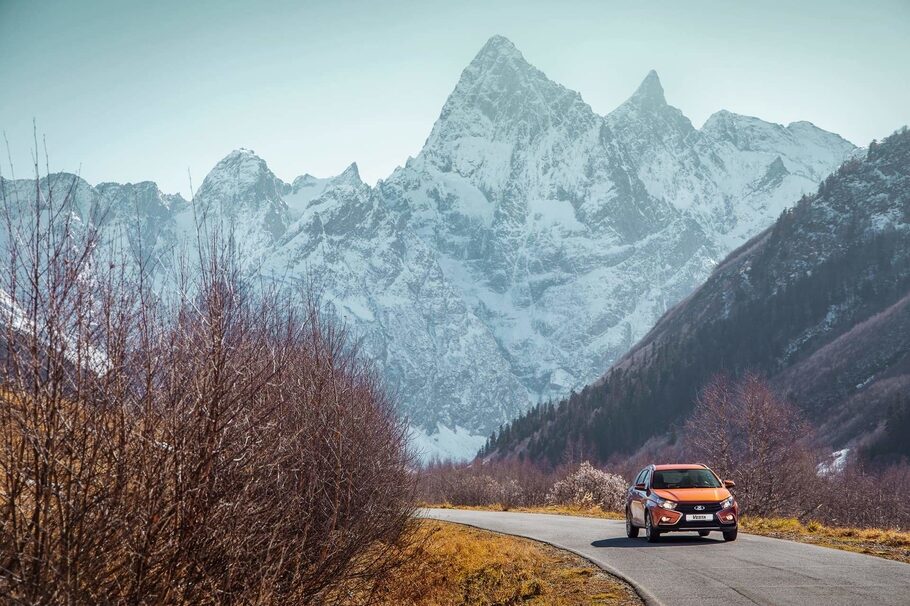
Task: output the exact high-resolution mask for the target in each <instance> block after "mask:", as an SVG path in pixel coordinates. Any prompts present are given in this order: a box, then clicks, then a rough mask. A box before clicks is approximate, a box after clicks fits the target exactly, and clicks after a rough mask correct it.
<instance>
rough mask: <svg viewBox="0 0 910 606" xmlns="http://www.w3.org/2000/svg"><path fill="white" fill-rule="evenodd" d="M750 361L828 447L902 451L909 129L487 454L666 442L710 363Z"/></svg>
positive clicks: (908, 358) (509, 430) (739, 366)
mask: <svg viewBox="0 0 910 606" xmlns="http://www.w3.org/2000/svg"><path fill="white" fill-rule="evenodd" d="M746 370H753V371H758V372H759V373H761V374H763V375H765V376H767V377H768V378H769V379H770V380H771V382H772V384H773V385H774V386H775V387H777V388H778V389H779V390H780V391H781V392H782V393H784V394H786V395H787V396H788V397H789V398H790V399H792V400H793V401H794V402H795V403H796V404H798V405H799V406H800V407H802V408H803V409H804V410H805V412H806V413H807V415H808V416H809V418H810V419H811V420H812V421H814V422H815V423H816V424H817V425H818V426H820V428H821V429H822V432H821V434H822V435H823V436H824V438H825V439H826V440H828V441H830V444H831V445H832V446H833V447H835V448H844V447H856V446H868V447H870V448H871V449H873V451H874V452H877V453H880V454H887V453H888V450H889V449H890V450H891V451H894V450H895V449H898V450H899V448H900V444H901V443H902V440H899V439H896V436H895V432H897V431H898V428H899V427H902V425H901V424H905V423H906V422H907V419H906V417H907V416H908V415H907V414H906V411H907V403H906V402H907V398H908V395H907V394H908V387H910V132H908V131H907V130H906V129H903V130H902V131H899V132H897V133H895V134H894V135H892V136H890V137H889V138H887V139H885V140H884V141H882V142H881V143H879V144H873V145H872V146H870V148H869V150H868V152H867V154H866V155H865V157H863V158H857V159H853V160H850V161H848V162H846V163H845V164H844V165H843V166H841V167H840V168H839V169H838V170H837V171H836V172H835V173H834V174H832V175H831V176H830V177H828V178H827V179H826V180H825V181H823V182H822V184H821V185H820V187H819V189H818V192H817V193H816V194H814V195H811V196H804V197H803V198H801V199H800V200H799V202H798V203H797V204H796V205H795V206H794V207H793V208H791V209H789V210H787V211H785V212H784V213H783V214H782V215H781V217H780V218H779V219H778V220H777V222H776V223H775V224H774V225H773V226H772V227H770V228H768V229H767V230H765V231H763V232H762V233H761V234H759V235H758V236H756V237H754V238H752V239H751V240H750V241H749V242H747V243H746V244H744V245H743V246H741V247H740V248H738V249H737V250H735V251H734V252H732V253H731V254H730V255H729V256H728V257H727V258H726V259H725V260H724V261H723V262H721V263H720V264H719V265H718V267H717V269H716V270H715V271H714V272H713V273H712V274H711V276H710V278H709V279H708V280H707V282H705V284H704V285H703V286H701V287H700V288H698V289H697V290H696V291H695V292H694V293H693V294H692V295H691V296H689V297H687V298H686V299H685V300H684V301H682V302H681V303H679V304H678V305H676V306H675V307H673V308H672V309H671V310H670V311H668V312H667V313H666V314H664V316H663V317H662V318H661V319H660V321H659V322H658V323H657V324H656V325H655V326H654V328H653V329H652V330H651V331H650V332H649V333H648V334H647V335H646V336H645V337H644V338H643V339H642V340H641V341H639V342H638V343H637V344H636V345H635V347H633V348H632V349H631V350H630V351H629V352H628V353H627V354H626V355H625V356H623V357H622V358H621V359H620V360H619V361H618V362H617V363H616V364H614V365H613V366H612V367H611V368H610V369H609V371H607V373H606V374H605V375H604V376H603V377H602V378H601V379H600V380H598V381H596V382H594V383H592V384H591V385H589V386H587V387H585V388H584V389H582V390H581V391H579V392H578V393H574V394H573V395H572V396H570V397H569V398H568V399H566V400H564V401H562V402H561V403H560V404H559V405H555V404H544V405H541V406H538V407H536V408H535V409H533V410H531V411H529V412H528V413H527V414H526V415H524V416H523V417H521V418H520V419H518V420H516V421H515V422H514V423H512V424H511V425H510V426H508V427H506V428H504V430H503V431H501V432H500V433H499V435H497V436H495V437H494V438H493V439H492V440H491V441H490V443H489V444H488V446H487V448H486V449H485V454H486V455H487V456H498V457H505V456H510V455H517V454H522V455H525V456H527V457H530V458H532V459H543V460H549V461H551V462H555V461H559V460H560V458H561V457H562V456H563V455H564V453H566V452H576V453H577V452H584V453H587V454H590V455H591V456H594V457H596V458H599V459H601V460H604V459H606V458H608V457H610V456H611V455H614V454H617V453H629V452H632V451H634V450H636V449H637V448H639V447H641V446H642V445H643V444H644V443H645V442H646V441H647V440H648V439H650V438H654V437H657V436H661V435H666V436H667V439H669V440H671V441H672V440H673V439H674V437H675V431H676V430H677V428H678V427H679V426H680V423H681V422H682V421H683V420H684V418H685V416H686V415H687V413H688V412H689V411H690V410H691V408H692V405H693V400H694V398H695V397H696V394H697V392H698V390H699V388H700V387H701V386H702V385H703V384H704V382H705V381H706V380H707V379H708V378H709V377H710V376H711V375H713V374H715V373H718V372H727V373H733V374H736V373H740V372H743V371H746ZM889 445H890V446H889Z"/></svg>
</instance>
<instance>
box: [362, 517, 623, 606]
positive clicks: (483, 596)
mask: <svg viewBox="0 0 910 606" xmlns="http://www.w3.org/2000/svg"><path fill="white" fill-rule="evenodd" d="M417 532H418V535H419V540H418V541H417V542H416V543H415V546H414V547H412V549H413V551H414V553H413V557H411V558H410V560H409V563H408V564H406V565H405V566H404V567H402V568H401V569H399V570H398V571H396V572H395V573H394V574H392V575H391V576H390V578H388V579H387V580H386V582H385V583H384V584H383V585H382V586H381V587H380V588H379V589H378V597H379V604H380V605H382V606H444V605H445V606H450V605H460V606H493V605H501V606H506V605H513V604H533V605H538V606H544V605H546V606H576V605H578V606H580V605H582V604H586V605H587V604H599V605H622V606H627V605H633V604H636V605H638V604H641V600H640V599H639V598H638V596H637V595H636V594H635V592H634V591H633V590H632V588H631V587H629V586H628V585H626V584H625V583H622V582H620V581H618V580H616V579H614V578H613V577H611V576H609V575H608V574H607V573H605V572H604V571H602V570H601V569H599V568H597V567H596V566H594V565H593V564H591V563H589V562H588V561H586V560H584V559H582V558H580V557H578V556H575V555H573V554H570V553H568V552H565V551H562V550H560V549H556V548H554V547H550V546H548V545H544V544H542V543H537V542H535V541H530V540H527V539H520V538H516V537H511V536H507V535H501V534H496V533H493V532H488V531H483V530H477V529H474V528H469V527H467V526H462V525H459V524H452V523H446V522H438V521H435V520H423V521H421V522H420V526H419V529H418V530H417Z"/></svg>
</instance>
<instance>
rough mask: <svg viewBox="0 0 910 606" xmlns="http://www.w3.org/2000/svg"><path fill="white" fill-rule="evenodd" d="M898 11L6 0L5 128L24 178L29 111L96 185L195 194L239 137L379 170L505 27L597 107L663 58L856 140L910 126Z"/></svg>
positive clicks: (60, 156)
mask: <svg viewBox="0 0 910 606" xmlns="http://www.w3.org/2000/svg"><path fill="white" fill-rule="evenodd" d="M908 24H910V1H908V0H876V1H875V2H862V3H861V2H853V1H850V2H839V1H837V0H800V1H799V2H792V1H787V2H778V1H765V2H761V3H759V2H747V1H742V2H737V1H732V0H719V1H711V2H709V1H699V0H687V1H682V0H667V1H659V0H650V1H648V2H633V1H631V0H624V1H621V2H618V1H613V0H600V1H595V0H589V1H582V0H578V1H561V2H538V1H533V0H521V1H498V2H496V1H490V0H487V1H482V2H481V1H478V2H475V1H459V2H455V1H452V0H445V1H437V0H413V1H402V0H384V1H376V0H373V1H363V2H354V1H344V0H336V1H332V2H328V1H326V2H312V1H310V2H300V1H297V2H290V1H273V2H255V1H252V0H244V1H242V2H235V1H226V0H219V1H207V0H193V1H187V0H179V1H178V0H156V1H148V0H145V1H141V2H139V1H132V0H110V1H107V0H105V1H93V0H80V1H66V0H61V1H55V0H37V1H36V0H0V129H2V130H3V131H4V132H5V133H6V136H7V138H8V139H9V144H10V153H11V156H12V162H13V166H14V168H15V173H16V176H17V177H24V176H29V175H30V174H31V169H30V164H31V160H30V158H31V153H32V134H31V131H32V120H33V119H34V120H36V121H37V123H38V131H39V136H40V135H42V134H43V135H46V139H47V147H48V151H49V153H50V164H51V170H53V171H57V170H67V171H72V172H80V174H81V175H82V176H83V177H84V178H85V179H87V180H88V181H89V182H90V183H92V184H95V183H98V182H101V181H120V182H127V181H132V182H136V181H142V180H153V181H156V182H157V183H158V184H159V186H160V187H161V188H162V189H163V190H164V191H165V192H178V191H179V192H181V193H183V194H187V193H188V191H189V182H188V178H187V171H188V170H189V171H190V172H191V173H192V175H193V182H194V185H195V186H197V187H198V185H199V184H200V183H201V181H202V179H203V177H204V176H205V174H206V173H207V172H208V171H209V170H210V169H211V168H212V166H214V164H215V163H216V162H217V161H218V160H219V159H221V158H222V157H223V156H225V155H226V154H227V153H228V152H230V151H231V150H233V149H236V148H238V147H247V148H251V149H253V150H255V151H256V152H257V153H258V154H259V155H260V156H262V157H263V158H265V160H266V161H267V162H268V163H269V166H270V167H271V169H272V170H273V171H274V172H275V173H276V174H277V175H278V176H279V177H281V178H283V179H285V180H288V181H289V180H291V179H293V178H294V177H295V176H297V175H300V174H303V173H311V174H314V175H317V176H329V175H334V174H337V173H339V172H341V171H342V170H343V169H344V168H345V167H346V166H347V165H348V164H350V163H351V162H352V161H356V162H357V163H358V165H359V167H360V172H361V176H362V177H363V178H364V180H366V181H367V182H369V183H373V182H375V181H376V180H377V179H380V178H384V177H386V176H387V175H388V174H389V173H391V172H392V170H393V169H394V168H395V167H396V166H398V165H400V164H403V163H404V161H405V160H406V159H407V157H408V156H409V155H415V154H417V152H418V151H419V150H420V148H421V146H422V145H423V142H424V140H425V139H426V137H427V135H428V134H429V132H430V129H431V127H432V125H433V122H434V121H435V120H436V118H437V117H438V115H439V111H440V109H441V108H442V105H443V103H444V102H445V99H446V97H447V96H448V94H449V92H451V90H452V88H453V87H454V86H455V83H456V82H457V80H458V77H459V75H460V73H461V70H462V69H464V67H465V66H466V65H467V64H468V63H469V62H470V60H471V59H472V58H473V56H474V55H475V54H476V53H477V51H478V50H479V49H480V47H481V46H483V44H484V42H485V41H486V40H487V39H488V38H489V37H490V36H492V35H494V34H501V35H504V36H506V37H508V38H509V39H510V40H512V42H514V43H515V45H516V46H517V47H518V48H519V50H521V51H522V53H523V54H524V56H525V58H526V59H527V60H528V61H529V62H530V63H532V64H533V65H535V66H537V67H538V68H540V69H541V70H543V71H544V72H545V73H546V74H547V75H548V76H549V77H550V78H551V79H553V80H555V81H556V82H559V83H560V84H563V85H565V86H567V87H569V88H572V89H574V90H577V91H579V92H580V93H581V95H582V97H583V98H584V100H585V101H586V102H587V103H589V104H590V105H591V106H592V107H593V108H594V110H595V111H597V112H599V113H602V114H603V113H607V112H609V111H610V110H612V109H613V108H615V107H616V106H617V105H618V104H619V103H621V102H622V101H623V100H625V99H626V98H627V97H628V96H629V95H631V94H632V92H633V91H634V90H635V88H636V87H637V86H638V84H639V83H640V82H641V80H642V79H643V78H644V77H645V75H646V74H647V72H648V70H650V69H656V70H657V72H658V73H659V75H660V78H661V81H662V82H663V86H664V89H665V91H666V96H667V100H668V101H669V102H670V103H671V104H673V105H675V106H677V107H679V108H680V109H682V111H683V112H684V113H685V114H686V115H687V116H688V117H689V118H690V119H691V120H692V122H693V123H694V124H695V125H696V126H701V124H702V123H703V122H704V120H705V119H706V118H707V117H708V116H709V115H710V114H711V113H713V112H714V111H717V110H719V109H728V110H730V111H734V112H737V113H742V114H749V115H755V116H759V117H761V118H763V119H765V120H770V121H774V122H780V123H783V124H786V123H789V122H792V121H794V120H809V121H811V122H813V123H815V124H817V125H818V126H820V127H822V128H825V129H828V130H831V131H834V132H837V133H838V134H840V135H842V136H844V137H846V138H847V139H849V140H851V141H853V142H854V143H857V144H859V145H866V144H867V143H868V142H869V141H870V140H871V139H873V138H882V137H884V136H886V135H887V134H889V133H890V132H892V131H893V130H895V129H897V128H898V127H900V126H902V125H904V124H908V123H910V35H908ZM2 158H3V161H2V174H3V176H6V177H9V176H10V168H9V162H8V161H7V159H6V150H5V149H4V150H3V154H2Z"/></svg>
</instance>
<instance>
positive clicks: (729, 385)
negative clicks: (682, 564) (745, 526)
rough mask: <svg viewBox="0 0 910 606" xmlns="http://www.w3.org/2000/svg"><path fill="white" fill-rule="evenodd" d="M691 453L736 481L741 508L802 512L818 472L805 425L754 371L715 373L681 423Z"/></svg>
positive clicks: (773, 512) (808, 503) (811, 503)
mask: <svg viewBox="0 0 910 606" xmlns="http://www.w3.org/2000/svg"><path fill="white" fill-rule="evenodd" d="M684 439H685V443H686V445H687V447H688V449H689V452H690V454H691V457H692V458H694V459H695V460H697V461H699V462H703V463H706V464H708V465H709V466H710V467H712V468H713V469H714V470H715V471H716V472H717V473H719V474H720V475H721V477H723V478H725V479H733V480H735V481H736V485H737V487H736V490H735V492H736V495H737V499H738V500H739V501H740V503H741V504H742V506H743V510H744V511H745V512H746V513H749V514H753V515H760V516H767V515H778V514H788V515H794V514H795V515H808V514H809V513H810V512H811V511H812V509H813V508H814V507H815V506H816V504H815V503H814V500H813V499H814V495H813V493H815V494H817V488H818V482H819V478H818V475H817V473H816V464H817V456H816V450H815V447H814V443H813V432H812V428H811V426H810V425H809V424H808V423H807V422H806V421H805V420H804V419H803V418H802V416H801V415H800V413H799V411H798V410H797V409H796V408H795V407H794V406H792V405H791V404H789V403H788V402H786V401H784V400H782V399H780V398H779V397H777V396H776V395H775V394H774V393H773V392H772V391H771V389H770V388H769V387H768V386H767V385H766V384H765V383H764V382H763V381H761V380H760V379H759V378H758V377H756V376H754V375H747V376H746V377H744V378H743V379H742V380H741V381H738V382H735V383H734V382H731V381H730V380H729V379H727V378H726V377H723V376H718V377H715V378H714V379H713V380H712V381H711V382H710V383H709V384H708V385H707V386H706V387H705V388H704V390H703V391H702V393H701V395H700V397H699V400H698V402H697V404H696V407H695V410H694V412H693V414H692V416H691V417H690V419H689V421H688V422H687V424H686V430H685V438H684Z"/></svg>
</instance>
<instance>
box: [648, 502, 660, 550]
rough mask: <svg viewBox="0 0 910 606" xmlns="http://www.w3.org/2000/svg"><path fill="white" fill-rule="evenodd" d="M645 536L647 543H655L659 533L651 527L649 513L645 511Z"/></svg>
mask: <svg viewBox="0 0 910 606" xmlns="http://www.w3.org/2000/svg"><path fill="white" fill-rule="evenodd" d="M645 536H646V537H648V542H649V543H656V542H657V541H658V539H660V531H658V530H654V527H653V526H651V512H650V511H648V510H647V509H645Z"/></svg>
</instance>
